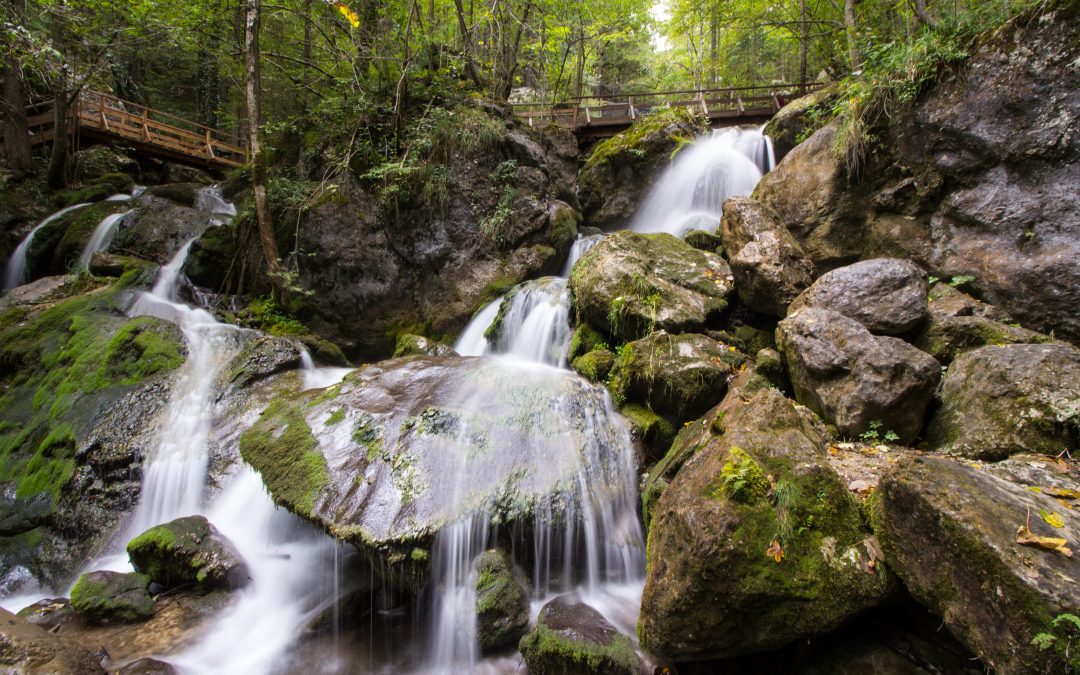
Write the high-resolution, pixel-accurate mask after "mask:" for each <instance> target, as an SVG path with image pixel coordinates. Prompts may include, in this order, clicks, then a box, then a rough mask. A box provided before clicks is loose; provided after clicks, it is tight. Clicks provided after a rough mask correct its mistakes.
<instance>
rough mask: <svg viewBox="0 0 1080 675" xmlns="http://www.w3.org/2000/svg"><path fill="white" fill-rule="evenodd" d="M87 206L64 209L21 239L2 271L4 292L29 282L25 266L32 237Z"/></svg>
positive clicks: (73, 206)
mask: <svg viewBox="0 0 1080 675" xmlns="http://www.w3.org/2000/svg"><path fill="white" fill-rule="evenodd" d="M89 205H90V204H89V202H87V203H84V204H72V205H71V206H67V207H64V208H62V209H60V210H59V211H57V212H56V213H54V214H52V215H51V216H49V217H48V218H46V219H45V220H43V221H41V222H40V223H38V224H37V225H35V226H34V229H32V230H30V232H29V233H28V234H27V235H26V236H25V237H23V240H22V241H21V242H19V245H18V246H17V247H16V248H15V252H14V253H12V254H11V258H10V259H8V263H7V267H6V268H5V269H4V290H7V289H9V288H15V287H16V286H21V285H23V284H25V283H26V282H27V281H30V278H29V270H28V269H27V266H26V254H27V252H28V251H29V250H30V244H31V242H33V241H34V235H36V234H37V233H38V230H40V229H41V228H43V227H45V226H46V225H48V224H49V223H52V222H54V221H55V220H56V219H57V218H62V217H64V216H66V215H67V214H69V213H71V212H72V211H74V210H75V209H81V208H82V207H84V206H89Z"/></svg>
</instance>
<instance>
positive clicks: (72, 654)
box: [0, 609, 105, 675]
mask: <svg viewBox="0 0 1080 675" xmlns="http://www.w3.org/2000/svg"><path fill="white" fill-rule="evenodd" d="M0 669H3V670H4V671H5V672H10V673H26V674H27V675H46V674H49V675H51V674H53V673H62V674H64V675H67V674H76V673H78V674H79V675H83V674H86V675H93V674H94V673H101V674H102V675H104V673H105V669H104V668H102V667H101V663H100V662H99V661H98V659H97V658H96V657H95V656H94V655H93V654H91V653H90V650H89V649H86V648H85V647H82V646H79V645H77V644H74V643H71V642H68V641H67V640H65V639H64V638H63V637H61V636H59V635H55V634H53V633H50V632H49V631H47V630H45V629H44V628H41V627H40V626H35V625H33V624H32V623H30V622H28V621H26V620H24V619H22V618H20V617H17V616H15V615H14V614H12V613H11V612H9V611H7V610H6V609H0Z"/></svg>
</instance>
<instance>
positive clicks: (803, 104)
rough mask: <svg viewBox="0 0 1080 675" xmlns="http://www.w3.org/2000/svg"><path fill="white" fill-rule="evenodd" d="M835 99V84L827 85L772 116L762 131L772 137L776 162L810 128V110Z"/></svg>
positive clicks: (779, 160) (829, 103) (830, 103)
mask: <svg viewBox="0 0 1080 675" xmlns="http://www.w3.org/2000/svg"><path fill="white" fill-rule="evenodd" d="M835 99H836V86H835V85H828V86H825V87H822V88H821V89H818V90H817V91H815V92H813V93H811V94H807V95H806V96H800V97H799V98H797V99H795V100H794V101H792V102H791V103H788V104H787V105H785V106H784V107H783V108H780V110H779V111H777V113H776V114H775V115H773V116H772V119H770V120H769V123H768V124H766V125H765V128H764V129H763V130H762V131H763V133H764V134H765V135H766V136H768V137H769V138H771V139H772V142H773V153H774V154H775V155H776V161H777V162H781V161H783V159H784V157H786V156H787V154H788V153H789V152H791V151H792V149H793V148H794V147H795V146H797V145H798V144H799V140H800V138H801V137H802V136H803V135H804V134H806V132H807V129H811V126H810V125H811V124H813V122H812V120H811V117H810V111H811V110H813V109H815V108H817V109H825V108H826V107H827V106H830V105H832V103H833V101H834V100H835ZM811 130H812V129H811Z"/></svg>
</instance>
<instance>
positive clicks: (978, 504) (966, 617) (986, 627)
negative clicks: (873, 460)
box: [871, 456, 1080, 673]
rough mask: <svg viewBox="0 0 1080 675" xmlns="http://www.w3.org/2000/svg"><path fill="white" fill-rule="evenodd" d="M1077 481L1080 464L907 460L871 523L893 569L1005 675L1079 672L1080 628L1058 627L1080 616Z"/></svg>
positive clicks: (888, 479) (881, 495)
mask: <svg viewBox="0 0 1080 675" xmlns="http://www.w3.org/2000/svg"><path fill="white" fill-rule="evenodd" d="M1010 465H1011V466H1010ZM1063 471H1064V473H1063ZM1077 476H1078V470H1077V467H1076V466H1075V463H1074V462H1067V463H1064V465H1058V466H1056V467H1051V466H1050V465H1048V464H1046V463H1042V462H1033V461H1032V458H1031V457H1026V458H1024V460H1023V461H1016V460H1010V461H1008V462H1004V463H1003V465H1002V466H993V465H990V466H984V465H975V466H972V465H970V462H961V461H956V460H952V459H947V458H942V457H931V456H925V457H915V458H912V459H909V460H905V461H903V462H901V463H900V464H899V465H897V466H896V468H895V469H894V470H893V471H892V472H890V473H889V474H887V475H886V476H885V477H884V478H883V479H882V480H881V483H880V484H879V486H878V493H877V497H876V499H875V500H874V501H873V505H872V510H871V514H872V516H871V517H872V522H873V526H874V531H875V532H876V533H877V536H878V540H879V541H880V542H881V546H882V548H883V549H884V551H885V555H886V560H887V561H888V566H889V568H890V569H892V570H894V571H895V572H896V574H897V575H898V576H899V577H900V579H901V580H902V581H903V582H904V586H905V587H906V588H907V589H908V591H909V592H910V593H911V594H912V596H914V597H915V599H917V600H918V601H919V602H921V603H922V604H924V605H925V606H926V607H927V608H929V609H930V611H932V612H934V613H935V614H937V615H939V616H940V617H942V619H944V621H945V624H946V625H947V626H948V627H949V631H950V632H951V633H952V634H953V635H955V636H956V637H957V638H958V639H959V640H960V641H961V642H963V643H964V644H965V645H966V646H967V647H968V648H969V649H971V650H972V651H973V652H974V653H975V654H976V655H977V656H979V657H980V658H981V659H982V660H983V662H984V663H985V664H986V666H987V667H988V668H991V669H993V670H995V671H997V672H1002V673H1042V672H1069V669H1070V668H1072V669H1075V668H1077V666H1080V660H1078V658H1077V655H1076V652H1075V650H1072V651H1071V653H1070V656H1071V662H1070V663H1066V659H1065V658H1064V655H1065V653H1066V647H1065V643H1066V642H1067V640H1068V639H1069V638H1068V636H1075V634H1076V633H1075V631H1076V630H1077V627H1076V626H1075V625H1070V624H1068V623H1067V622H1064V623H1063V622H1061V621H1059V622H1058V623H1057V624H1056V625H1055V624H1054V619H1055V618H1056V617H1058V616H1060V615H1062V614H1073V615H1076V614H1077V613H1078V610H1080V590H1078V589H1077V585H1076V584H1074V583H1072V582H1071V581H1070V580H1071V579H1076V578H1077V575H1078V574H1080V563H1077V562H1076V559H1075V558H1073V557H1071V556H1072V554H1071V550H1072V549H1075V547H1076V545H1077V542H1080V519H1078V518H1077V516H1076V515H1074V514H1073V512H1072V504H1071V502H1072V501H1073V498H1074V497H1075V495H1076V494H1077V492H1076V490H1077V488H1078V487H1080V483H1078V481H1077ZM1059 500H1060V501H1059ZM1044 537H1045V538H1047V539H1040V538H1044ZM1040 634H1046V635H1047V637H1046V638H1045V640H1046V642H1045V643H1040V642H1039V640H1036V636H1038V635H1040ZM1040 644H1043V645H1044V646H1045V649H1044V648H1043V646H1040Z"/></svg>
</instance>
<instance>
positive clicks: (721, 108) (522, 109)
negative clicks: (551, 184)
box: [512, 82, 822, 138]
mask: <svg viewBox="0 0 1080 675" xmlns="http://www.w3.org/2000/svg"><path fill="white" fill-rule="evenodd" d="M821 86H822V85H821V84H819V83H816V82H812V83H803V84H777V85H767V86H760V87H729V88H725V89H700V90H680V91H662V92H650V93H643V94H613V95H611V96H605V97H603V98H598V97H575V98H572V99H570V101H569V102H567V103H564V104H559V105H556V106H548V105H545V104H536V103H517V104H513V106H512V107H513V111H514V115H516V116H517V117H518V118H519V119H521V120H522V121H524V122H525V123H527V124H528V125H529V126H537V125H544V124H550V123H554V124H557V125H559V126H561V127H563V128H566V129H569V130H571V131H573V132H574V133H575V134H577V135H578V136H579V137H582V138H605V137H608V136H614V135H615V134H617V133H618V132H620V131H622V130H624V129H626V128H627V127H629V126H630V125H631V124H633V122H634V120H636V119H637V118H638V117H640V116H641V115H644V114H645V113H647V112H649V111H650V110H652V109H653V108H656V107H658V106H665V105H666V106H671V107H680V108H689V109H692V110H694V111H696V112H698V113H700V114H701V115H703V116H704V117H706V118H707V119H709V120H710V122H714V123H722V122H730V123H731V124H753V123H761V122H765V121H767V120H768V119H769V118H770V117H772V116H773V115H774V114H776V112H777V111H778V110H780V108H782V107H784V105H785V104H787V103H788V102H789V101H792V100H794V99H796V98H799V97H800V96H804V95H805V94H808V93H810V92H811V91H814V90H816V89H818V88H820V87H821Z"/></svg>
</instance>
